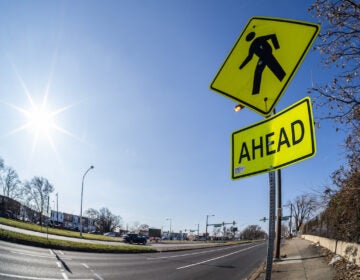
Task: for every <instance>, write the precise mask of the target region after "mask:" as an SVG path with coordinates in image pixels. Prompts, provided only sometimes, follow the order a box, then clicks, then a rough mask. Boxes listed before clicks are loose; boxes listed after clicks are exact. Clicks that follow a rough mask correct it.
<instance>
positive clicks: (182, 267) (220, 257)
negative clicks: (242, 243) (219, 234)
mask: <svg viewBox="0 0 360 280" xmlns="http://www.w3.org/2000/svg"><path fill="white" fill-rule="evenodd" d="M260 245H263V244H257V245H254V246H251V247H247V248H244V249H241V250H238V251H235V252H232V253H229V254H226V255H222V256H219V257H216V258H212V259H208V260H205V261H202V262H198V263H193V264H189V265H185V266H181V267H178V268H176V269H184V268H189V267H193V266H197V265H200V264H204V263H208V262H211V261H215V260H218V259H223V258H226V257H228V256H231V255H235V254H238V253H241V252H244V251H247V250H250V249H252V248H255V247H258V246H260Z"/></svg>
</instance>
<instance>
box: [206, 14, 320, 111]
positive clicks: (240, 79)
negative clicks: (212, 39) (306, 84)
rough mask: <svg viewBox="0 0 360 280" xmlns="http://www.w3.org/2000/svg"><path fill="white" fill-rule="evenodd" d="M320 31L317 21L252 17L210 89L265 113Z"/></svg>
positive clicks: (292, 74)
mask: <svg viewBox="0 0 360 280" xmlns="http://www.w3.org/2000/svg"><path fill="white" fill-rule="evenodd" d="M319 31H320V25H318V24H314V23H309V22H303V21H296V20H290V19H279V18H268V17H253V18H251V19H250V21H249V22H248V24H247V26H246V27H245V29H244V30H243V32H242V33H241V35H240V37H239V38H238V40H237V41H236V43H235V45H234V47H233V48H232V50H231V51H230V53H229V55H228V57H227V58H226V59H225V61H224V63H223V65H222V66H221V68H220V70H219V71H218V73H217V74H216V76H215V78H214V80H213V81H212V83H211V86H210V87H211V89H213V90H215V91H216V92H218V93H221V94H223V95H225V96H227V97H229V98H231V99H232V100H234V101H236V102H238V103H240V104H242V105H244V106H246V107H249V108H251V109H253V110H255V111H256V112H258V113H260V114H262V115H264V116H268V115H270V114H271V112H272V110H273V109H274V107H275V105H276V103H277V102H278V101H279V99H280V97H281V96H282V94H283V93H284V92H285V90H286V88H287V86H288V85H289V83H290V81H291V79H292V78H293V76H294V74H295V73H296V71H297V69H298V67H299V66H300V64H301V62H302V61H303V59H304V58H305V56H306V54H307V52H308V51H309V49H310V46H311V45H312V43H313V42H314V40H315V38H316V36H317V35H318V33H319Z"/></svg>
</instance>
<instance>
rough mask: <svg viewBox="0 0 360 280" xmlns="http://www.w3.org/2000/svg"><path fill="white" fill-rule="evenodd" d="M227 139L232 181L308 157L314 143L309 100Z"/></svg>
mask: <svg viewBox="0 0 360 280" xmlns="http://www.w3.org/2000/svg"><path fill="white" fill-rule="evenodd" d="M231 138H232V139H231V140H232V143H231V149H232V151H231V154H232V155H231V157H232V159H231V162H232V164H231V176H232V179H240V178H243V177H248V176H252V175H256V174H260V173H266V172H270V171H274V170H276V169H280V168H283V167H285V166H288V165H290V164H294V163H296V162H298V161H302V160H305V159H307V158H309V157H312V156H314V155H315V153H316V143H315V130H314V118H313V114H312V108H311V100H310V98H309V97H306V98H304V99H302V100H300V101H298V102H297V103H295V104H293V105H292V106H290V107H288V108H286V109H284V110H283V111H281V112H279V113H278V114H276V115H274V116H272V117H270V118H267V119H266V120H264V121H261V122H258V123H256V124H253V125H251V126H248V127H245V128H243V129H240V130H237V131H235V132H233V134H232V137H231Z"/></svg>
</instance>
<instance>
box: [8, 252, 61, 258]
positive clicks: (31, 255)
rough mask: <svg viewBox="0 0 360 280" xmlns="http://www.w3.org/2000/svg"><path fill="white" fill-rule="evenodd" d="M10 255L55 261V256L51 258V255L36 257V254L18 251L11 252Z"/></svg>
mask: <svg viewBox="0 0 360 280" xmlns="http://www.w3.org/2000/svg"><path fill="white" fill-rule="evenodd" d="M10 253H13V254H18V255H24V256H29V257H35V258H45V259H54V258H55V256H49V255H35V254H29V253H23V252H17V251H10Z"/></svg>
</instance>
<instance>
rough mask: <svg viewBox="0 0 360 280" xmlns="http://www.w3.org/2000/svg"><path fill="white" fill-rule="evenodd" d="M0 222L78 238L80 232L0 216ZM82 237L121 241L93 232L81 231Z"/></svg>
mask: <svg viewBox="0 0 360 280" xmlns="http://www.w3.org/2000/svg"><path fill="white" fill-rule="evenodd" d="M0 224H4V225H7V226H11V227H16V228H21V229H26V230H31V231H36V232H42V233H47V230H48V231H49V234H54V235H60V236H66V237H73V238H80V233H79V232H77V231H71V230H64V229H58V228H52V227H49V228H48V229H46V226H40V225H35V224H30V223H24V222H21V221H16V220H11V219H6V218H2V217H0ZM83 239H89V240H100V241H113V242H119V241H122V239H121V238H118V237H111V236H105V235H95V234H88V233H83Z"/></svg>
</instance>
